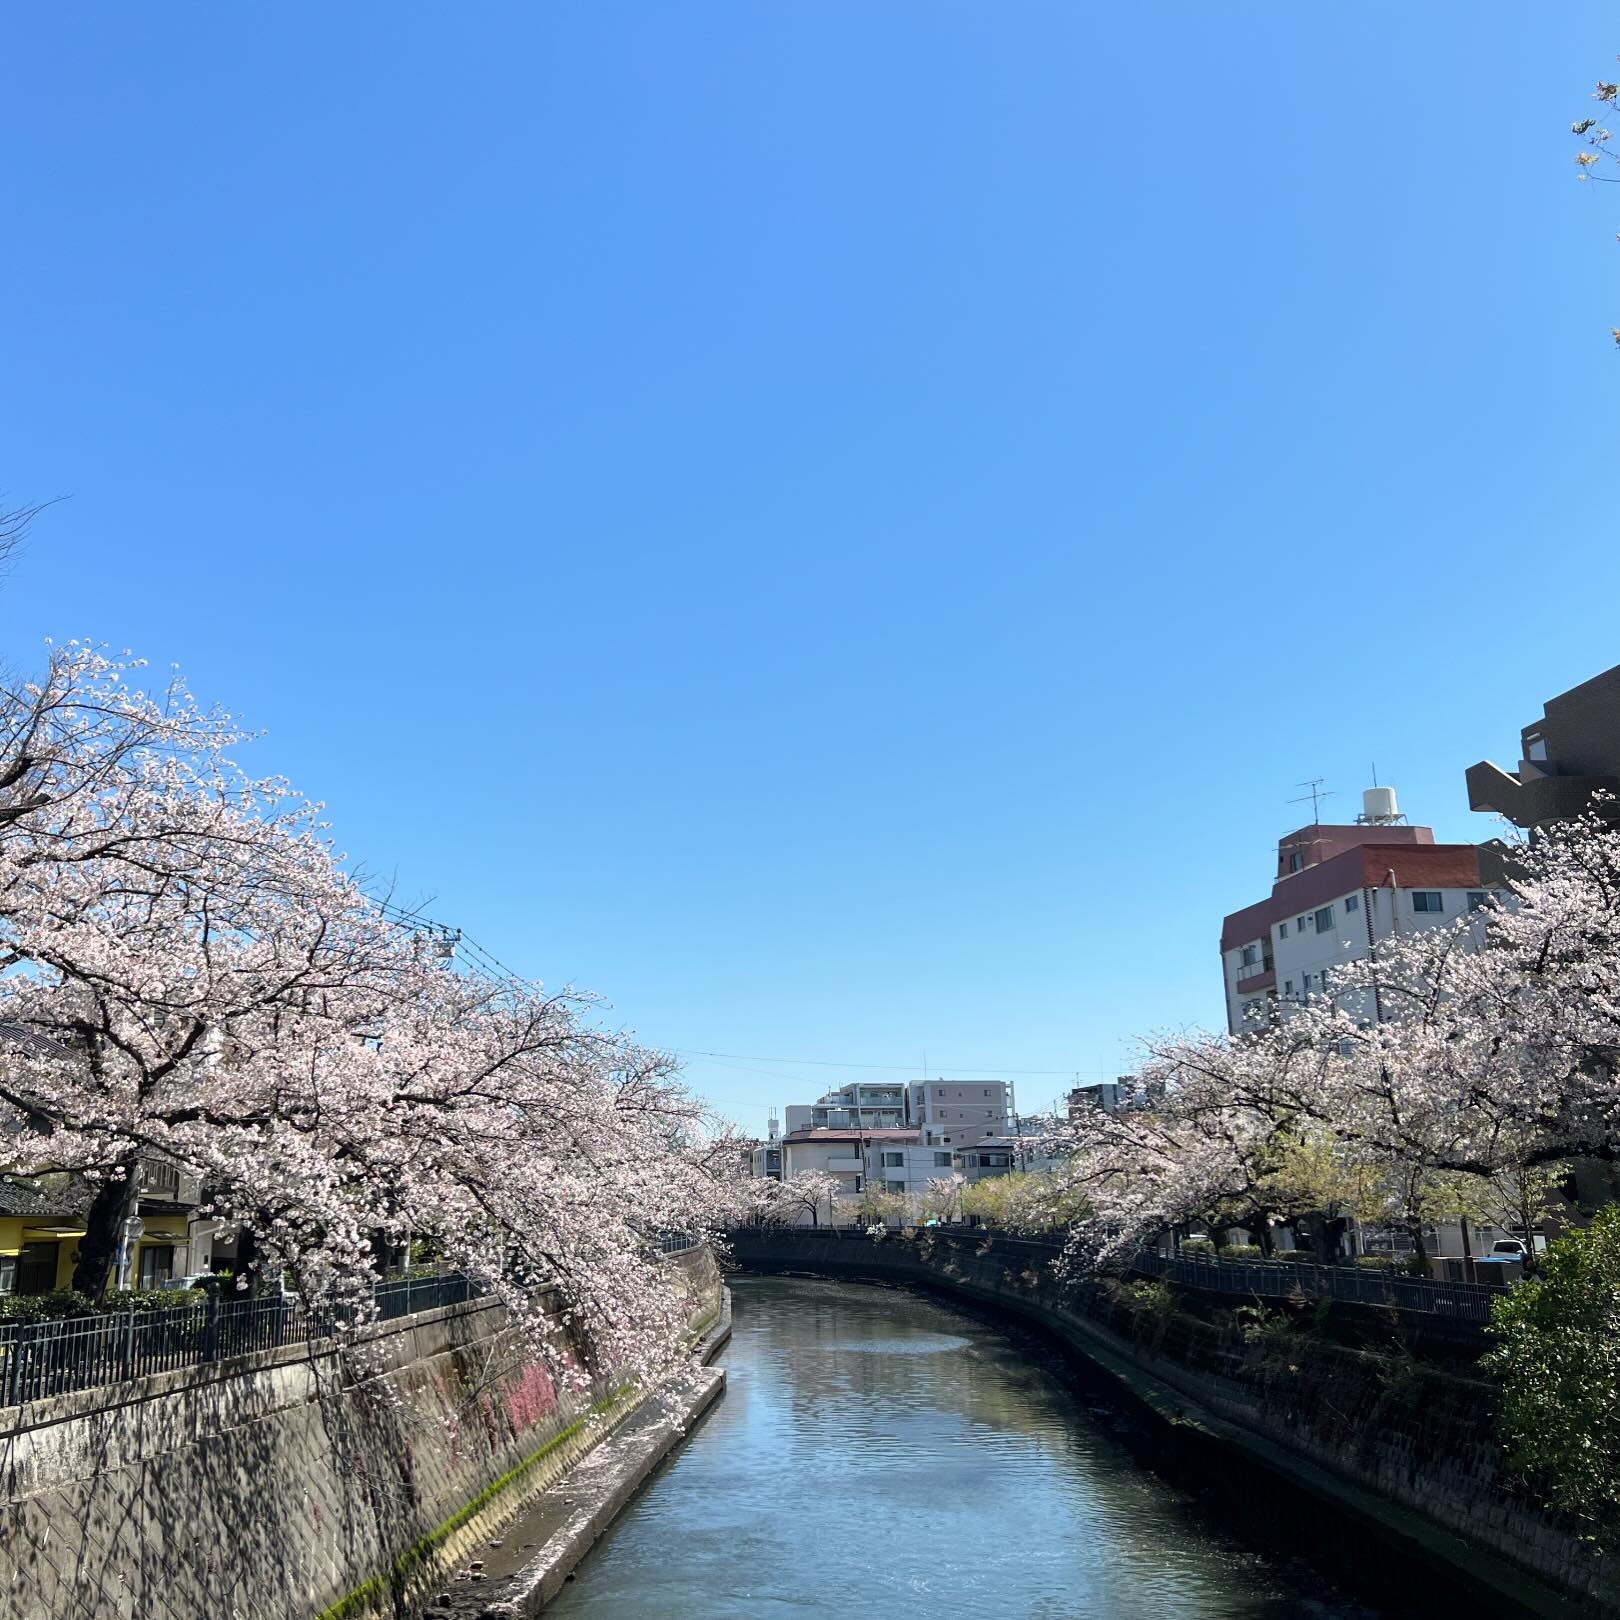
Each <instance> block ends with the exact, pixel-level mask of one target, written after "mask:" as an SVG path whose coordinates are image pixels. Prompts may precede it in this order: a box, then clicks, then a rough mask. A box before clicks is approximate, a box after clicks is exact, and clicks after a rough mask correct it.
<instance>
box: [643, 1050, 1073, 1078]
mask: <svg viewBox="0 0 1620 1620" xmlns="http://www.w3.org/2000/svg"><path fill="white" fill-rule="evenodd" d="M666 1050H668V1051H670V1052H673V1053H674V1054H675V1055H676V1057H700V1058H730V1059H731V1060H732V1061H733V1062H736V1063H791V1064H793V1065H795V1066H796V1067H800V1068H811V1069H879V1070H893V1071H894V1072H895V1073H896V1074H915V1073H916V1072H917V1065H916V1064H915V1063H839V1062H836V1061H834V1060H833V1059H832V1058H787V1057H756V1056H750V1055H749V1054H748V1053H746V1052H698V1051H694V1050H691V1049H688V1048H686V1047H680V1046H671V1047H668V1048H666ZM934 1067H935V1068H936V1069H940V1070H949V1071H951V1072H952V1073H955V1074H1041V1075H1076V1074H1079V1073H1081V1072H1082V1071H1081V1070H1079V1069H1076V1068H1069V1069H996V1068H992V1067H990V1066H989V1065H988V1064H984V1063H936V1064H935V1065H934Z"/></svg>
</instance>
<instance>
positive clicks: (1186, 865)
mask: <svg viewBox="0 0 1620 1620" xmlns="http://www.w3.org/2000/svg"><path fill="white" fill-rule="evenodd" d="M1617 50H1620V30H1617V29H1616V28H1615V26H1614V18H1613V14H1612V11H1611V10H1609V9H1608V8H1605V9H1604V10H1602V11H1600V9H1599V8H1598V7H1597V6H1595V5H1570V6H1563V7H1558V8H1526V7H1524V6H1522V5H1518V4H1513V5H1509V4H1478V3H1469V4H1462V3H1460V0H1458V3H1439V0H1426V3H1425V4H1423V5H1412V4H1410V3H1408V0H1402V3H1393V0H1391V3H1384V4H1357V5H1339V6H1325V5H1324V6H1308V7H1307V6H1284V5H1282V4H1280V3H1278V4H1274V5H1270V6H1252V7H1241V8H1231V7H1227V8H1212V7H1209V6H1207V5H1198V6H1194V5H1156V6H1121V5H1111V6H1103V5H1092V4H1082V3H1080V0H1067V3H1064V4H1043V3H1027V4H1025V3H1020V4H1015V5H996V6H989V5H984V4H968V3H962V0H929V3H927V4H923V3H921V0H910V3H907V4H895V3H887V0H827V3H822V4H816V5H808V4H801V5H779V4H764V3H757V0H756V3H754V4H729V5H720V4H709V3H706V0H687V3H683V4H682V5H680V6H667V5H655V4H650V3H642V4H635V5H621V4H613V3H595V4H591V5H588V6H587V5H560V6H545V7H539V6H528V5H478V6H471V7H468V6H450V5H442V4H441V5H433V6H428V5H411V6H400V5H395V4H390V5H381V4H377V5H363V4H346V5H343V6H341V7H325V6H321V7H316V6H304V5H281V6H276V7H264V6H259V7H250V6H231V7H225V6H218V5H211V4H210V5H182V4H171V5H165V6H162V7H112V6H102V7H98V8H91V9H90V10H85V9H84V8H72V9H64V8H61V7H54V6H46V5H43V4H15V5H11V6H8V7H6V8H5V10H4V12H3V14H0V53H3V58H4V60H5V62H6V64H7V72H6V82H7V96H6V110H5V115H4V136H3V139H4V143H5V158H4V172H5V174H6V181H5V214H6V221H7V238H8V247H7V251H6V253H5V255H4V260H3V263H0V278H3V282H4V307H5V310H6V312H7V315H6V320H5V322H4V326H3V345H4V347H3V351H0V358H3V375H4V378H5V386H4V388H3V389H0V486H3V487H4V488H5V489H6V490H7V491H8V492H9V493H10V495H11V497H12V498H13V500H18V501H21V500H38V499H42V498H46V497H51V496H57V495H68V496H71V499H70V500H68V501H66V502H65V503H63V504H62V505H60V506H58V507H56V508H55V509H53V510H52V511H51V512H50V513H49V514H48V515H47V516H46V517H44V518H43V519H41V521H40V522H39V524H38V526H37V528H36V530H35V534H34V537H33V540H32V542H31V545H30V548H29V550H28V553H27V555H26V556H25V557H24V558H23V559H22V560H21V561H20V562H19V563H18V565H17V566H16V567H15V568H14V570H13V572H12V575H11V577H10V579H9V580H8V581H7V582H6V584H5V586H4V589H3V590H0V652H3V653H4V654H5V655H6V656H7V657H8V658H10V659H12V660H14V661H19V662H23V663H26V662H27V660H29V659H30V658H32V657H34V656H36V649H37V648H38V647H39V645H40V642H41V639H42V638H43V637H45V636H47V635H53V636H58V637H61V636H70V635H81V636H89V637H92V638H95V639H104V640H107V641H111V642H113V643H115V644H118V645H128V646H132V647H134V648H136V649H137V650H139V651H140V652H142V653H144V654H146V655H148V656H150V657H151V658H153V659H154V660H156V661H159V662H168V661H174V662H178V663H180V664H181V665H182V666H183V667H184V669H185V670H186V672H187V674H188V675H189V677H190V678H191V680H192V682H193V684H194V685H195V686H196V688H197V689H198V691H199V692H200V693H201V694H203V695H204V696H206V697H207V698H209V699H212V700H216V701H218V702H221V703H223V704H225V705H226V706H228V707H230V708H232V709H233V710H235V711H236V712H238V713H241V714H243V715H244V716H246V717H247V718H248V719H249V720H250V721H251V722H253V723H254V724H256V725H259V726H262V727H264V728H266V730H267V731H268V737H267V738H266V740H265V741H264V742H263V743H262V744H259V745H256V749H255V762H256V763H258V764H261V765H262V766H263V767H264V768H266V769H277V770H281V771H284V772H286V773H287V774H289V775H291V776H292V777H293V778H294V779H295V780H296V781H297V782H298V783H299V785H300V786H302V787H304V788H305V789H306V790H308V791H310V792H313V793H315V794H317V795H318V796H320V797H322V798H324V799H325V800H327V801H328V803H329V804H330V806H331V809H332V813H333V815H334V817H335V819H336V821H337V824H338V827H339V830H340V834H341V841H342V843H343V844H344V846H345V847H346V848H347V849H348V850H350V851H351V852H353V854H354V855H355V856H356V857H357V858H359V859H361V860H363V861H364V862H365V863H366V865H368V866H369V867H370V868H372V869H373V870H375V871H378V872H380V873H384V874H389V875H392V876H393V877H394V879H395V880H396V882H397V884H398V887H399V888H400V890H401V891H402V892H404V893H405V894H406V895H408V896H414V897H432V900H433V905H432V909H433V910H434V911H435V912H436V913H437V914H439V915H441V916H443V917H444V918H446V919H447V920H449V921H452V922H456V923H459V924H461V925H462V926H464V927H465V928H466V929H467V930H468V931H469V932H470V933H471V934H472V935H474V936H475V937H476V938H478V939H479V940H480V941H482V942H483V943H484V944H485V945H486V946H488V947H489V948H490V949H492V950H493V951H494V952H496V953H497V954H498V955H499V957H500V958H501V959H502V960H503V961H506V962H509V963H511V964H512V965H513V966H514V967H515V968H518V969H519V970H521V971H524V972H526V973H529V974H533V975H536V976H540V977H543V978H545V979H546V980H547V981H548V982H552V983H561V982H563V981H567V980H573V981H575V982H577V983H578V984H580V985H581V986H585V987H588V988H590V989H593V990H596V991H599V992H601V993H602V994H604V995H606V996H607V997H608V998H610V1000H611V1001H612V1003H613V1007H614V1010H615V1015H616V1016H617V1017H618V1018H620V1019H622V1020H623V1021H624V1022H626V1023H628V1024H630V1025H632V1026H633V1027H635V1028H636V1029H637V1030H638V1031H639V1032H640V1034H641V1035H642V1036H643V1037H644V1038H645V1039H646V1040H648V1041H651V1042H654V1043H656V1044H659V1045H663V1046H668V1047H672V1048H675V1049H678V1050H680V1051H683V1052H686V1053H700V1052H723V1053H731V1054H742V1055H743V1059H744V1060H743V1061H739V1060H737V1059H734V1058H727V1059H723V1060H722V1059H714V1058H700V1057H693V1058H692V1059H691V1060H690V1066H689V1067H690V1074H691V1077H692V1079H693V1081H694V1083H695V1084H696V1085H697V1086H698V1087H699V1088H700V1089H702V1090H704V1091H705V1092H707V1093H708V1094H709V1095H711V1096H712V1097H714V1098H715V1099H717V1100H718V1101H720V1102H722V1103H723V1104H724V1105H725V1106H726V1107H727V1108H728V1109H729V1111H730V1112H731V1113H732V1114H733V1115H734V1116H735V1117H737V1118H738V1119H739V1120H740V1121H742V1122H743V1123H744V1124H746V1125H748V1126H750V1127H756V1128H757V1127H759V1126H761V1125H762V1124H763V1118H764V1106H765V1105H766V1104H767V1103H769V1102H776V1103H785V1102H789V1101H794V1100H803V1099H805V1098H807V1097H809V1096H811V1095H813V1094H814V1093H815V1092H816V1091H818V1090H819V1089H820V1088H821V1086H822V1085H824V1084H827V1083H832V1082H834V1081H837V1080H840V1079H842V1078H845V1077H846V1076H851V1075H854V1074H856V1073H858V1072H861V1070H860V1069H859V1068H857V1067H851V1068H849V1069H847V1070H846V1069H840V1068H823V1067H816V1066H813V1065H812V1064H809V1063H801V1062H798V1061H794V1062H789V1061H786V1060H790V1059H792V1060H825V1061H830V1062H833V1063H841V1062H845V1061H848V1062H850V1063H851V1064H852V1065H894V1066H895V1068H894V1069H892V1070H889V1069H877V1068H874V1069H873V1070H872V1072H873V1073H874V1074H876V1073H891V1072H892V1073H902V1072H903V1071H905V1070H908V1069H909V1070H910V1071H911V1072H913V1073H915V1072H916V1071H917V1070H919V1069H920V1067H921V1065H922V1063H923V1061H924V1058H925V1055H926V1060H927V1063H928V1065H929V1068H930V1070H931V1071H933V1072H935V1073H962V1074H967V1073H982V1072H988V1071H997V1072H1001V1071H1051V1072H1050V1073H1040V1074H1021V1075H1017V1076H1016V1077H1015V1078H1016V1080H1017V1085H1018V1092H1019V1098H1020V1101H1021V1102H1022V1103H1023V1104H1024V1105H1025V1106H1026V1107H1027V1106H1033V1105H1036V1104H1039V1103H1041V1102H1044V1101H1046V1100H1048V1099H1049V1098H1050V1097H1052V1096H1053V1095H1055V1094H1056V1093H1057V1092H1058V1091H1059V1090H1060V1089H1061V1088H1062V1086H1063V1085H1064V1083H1065V1080H1064V1076H1065V1075H1067V1074H1071V1073H1081V1074H1085V1075H1090V1074H1094V1073H1096V1072H1097V1071H1098V1070H1099V1069H1101V1070H1102V1071H1104V1072H1109V1073H1112V1072H1115V1071H1117V1070H1119V1069H1122V1068H1123V1067H1125V1066H1126V1065H1127V1064H1128V1062H1129V1058H1130V1050H1131V1048H1130V1042H1131V1040H1132V1038H1133V1037H1134V1036H1135V1035H1137V1034H1138V1033H1140V1032H1143V1031H1151V1030H1154V1029H1158V1028H1162V1027H1165V1026H1180V1025H1185V1024H1198V1023H1203V1024H1214V1023H1218V1022H1219V1020H1220V1018H1221V1011H1220V1000H1219V982H1218V969H1217V962H1216V956H1215V951H1216V939H1217V935H1218V930H1219V922H1220V918H1221V915H1222V914H1223V913H1224V912H1225V911H1227V910H1229V909H1233V908H1235V907H1237V906H1239V905H1242V904H1245V903H1247V902H1249V901H1251V900H1253V899H1256V898H1258V897H1259V896H1260V895H1261V894H1262V893H1263V892H1264V891H1265V888H1266V885H1267V883H1268V882H1269V877H1270V872H1271V859H1272V851H1273V848H1274V845H1275V840H1276V838H1277V836H1278V835H1279V833H1281V832H1283V831H1284V830H1286V829H1287V828H1289V827H1290V826H1292V825H1295V824H1297V823H1298V822H1300V821H1301V820H1304V819H1308V818H1307V817H1305V816H1303V815H1302V814H1301V812H1300V809H1299V807H1297V806H1291V805H1289V804H1288V802H1287V801H1288V800H1289V799H1290V798H1291V797H1293V796H1294V795H1296V794H1297V793H1299V792H1300V791H1301V790H1300V789H1299V788H1298V787H1296V786H1295V784H1296V783H1299V782H1300V781H1302V780H1304V779H1306V778H1310V777H1315V776H1323V777H1325V778H1327V780H1328V785H1329V786H1330V787H1331V788H1332V789H1333V790H1334V791H1335V793H1336V794H1337V797H1336V798H1334V799H1332V800H1329V801H1328V804H1327V811H1326V814H1328V815H1332V814H1334V813H1342V814H1345V815H1348V814H1350V813H1353V811H1354V810H1355V808H1356V807H1357V804H1358V797H1357V796H1358V794H1359V790H1360V789H1361V788H1362V787H1363V786H1365V785H1366V783H1367V780H1368V773H1369V764H1370V762H1371V761H1373V760H1376V761H1377V765H1378V771H1379V777H1380V780H1382V781H1386V782H1393V783H1395V784H1396V785H1397V786H1398V788H1399V789H1400V791H1401V794H1402V798H1403V802H1404V805H1405V807H1406V808H1407V809H1408V810H1409V811H1410V812H1411V814H1412V816H1413V818H1414V819H1415V820H1425V821H1429V822H1431V823H1432V824H1433V825H1434V826H1435V827H1436V828H1437V829H1438V830H1439V832H1440V835H1441V836H1442V837H1446V836H1450V837H1468V838H1479V837H1484V836H1488V835H1489V833H1490V832H1491V831H1492V828H1491V826H1490V823H1489V822H1488V820H1487V818H1484V817H1477V816H1471V815H1470V814H1469V812H1468V810H1467V804H1466V798H1465V795H1464V791H1463V779H1462V773H1463V769H1464V767H1465V766H1467V765H1468V764H1469V763H1471V762H1472V761H1473V760H1475V759H1477V758H1480V757H1484V756H1492V757H1496V758H1498V759H1499V760H1502V761H1504V762H1511V757H1512V753H1513V745H1514V743H1515V741H1516V737H1517V731H1518V728H1519V727H1520V726H1521V725H1523V724H1525V723H1526V722H1528V721H1529V720H1530V719H1531V718H1532V717H1533V716H1534V715H1535V714H1537V713H1538V712H1539V706H1540V703H1541V700H1542V699H1543V698H1544V697H1546V696H1549V695H1551V694H1553V693H1555V692H1558V691H1561V690H1563V689H1564V688H1565V687H1567V686H1569V685H1571V684H1573V683H1574V682H1575V681H1577V680H1580V679H1582V678H1584V677H1586V676H1588V675H1591V674H1594V673H1596V672H1597V671H1599V670H1601V669H1604V668H1607V667H1608V666H1610V665H1611V664H1614V663H1615V662H1617V661H1620V631H1617V629H1616V619H1615V602H1616V600H1617V597H1620V546H1617V545H1616V542H1615V539H1614V535H1613V517H1612V506H1613V502H1612V491H1613V487H1614V473H1615V465H1614V463H1615V456H1614V450H1613V447H1612V439H1613V425H1612V422H1611V420H1610V416H1609V408H1610V401H1611V399H1612V397H1613V391H1614V388H1615V386H1616V380H1617V378H1620V372H1617V370H1616V369H1615V368H1616V366H1617V365H1620V358H1617V357H1616V355H1615V354H1614V353H1613V352H1612V345H1611V343H1610V340H1609V338H1608V328H1609V327H1610V326H1611V325H1620V277H1617V276H1616V269H1617V266H1620V261H1617V259H1616V257H1615V255H1616V253H1617V252H1620V249H1617V248H1616V245H1615V241H1614V233H1615V231H1616V230H1617V229H1620V201H1617V200H1616V199H1617V195H1620V194H1615V193H1612V192H1610V190H1609V188H1607V187H1596V186H1591V187H1581V186H1578V185H1577V184H1575V183H1574V181H1573V179H1572V175H1573V173H1574V169H1573V164H1572V160H1571V155H1572V152H1573V150H1574V144H1575V143H1574V142H1573V140H1572V139H1571V137H1570V136H1569V134H1568V125H1569V123H1570V122H1571V121H1572V120H1573V119H1575V118H1577V117H1580V116H1581V115H1582V114H1583V113H1584V112H1585V111H1587V110H1588V109H1589V108H1590V106H1591V103H1590V101H1589V100H1588V99H1587V97H1588V93H1589V91H1590V88H1591V86H1592V84H1593V82H1594V81H1595V80H1596V79H1597V78H1598V77H1599V76H1600V75H1610V74H1612V73H1613V71H1614V55H1615V52H1616V51H1617ZM766 1060H769V1061H766Z"/></svg>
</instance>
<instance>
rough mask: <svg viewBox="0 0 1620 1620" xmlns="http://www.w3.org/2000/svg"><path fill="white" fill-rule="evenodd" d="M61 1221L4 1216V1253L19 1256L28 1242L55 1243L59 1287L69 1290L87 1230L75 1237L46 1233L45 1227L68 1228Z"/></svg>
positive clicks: (0, 1227) (0, 1229) (0, 1235)
mask: <svg viewBox="0 0 1620 1620" xmlns="http://www.w3.org/2000/svg"><path fill="white" fill-rule="evenodd" d="M67 1224H68V1223H67V1222H66V1221H61V1220H56V1221H53V1220H48V1219H42V1218H41V1217H40V1216H38V1215H33V1216H21V1215H0V1254H19V1253H20V1252H21V1251H22V1246H23V1244H24V1243H33V1242H39V1243H55V1244H57V1245H59V1247H58V1248H57V1251H56V1286H57V1287H58V1288H67V1287H69V1286H71V1284H72V1282H73V1257H74V1255H75V1254H77V1253H78V1251H79V1239H80V1238H81V1237H82V1236H83V1235H84V1233H83V1231H82V1230H81V1231H79V1232H76V1233H71V1234H58V1233H54V1232H44V1231H41V1230H40V1228H41V1227H42V1226H66V1225H67Z"/></svg>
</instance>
